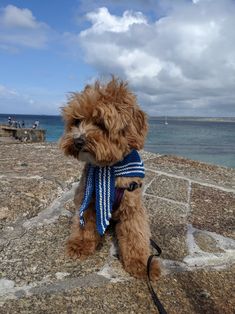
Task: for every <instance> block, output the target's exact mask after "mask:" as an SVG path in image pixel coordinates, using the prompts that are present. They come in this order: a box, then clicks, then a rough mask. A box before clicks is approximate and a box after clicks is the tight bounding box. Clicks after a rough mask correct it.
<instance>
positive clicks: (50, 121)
mask: <svg viewBox="0 0 235 314" xmlns="http://www.w3.org/2000/svg"><path fill="white" fill-rule="evenodd" d="M8 116H9V115H3V114H0V123H7V119H8ZM10 116H11V117H12V118H13V117H14V118H15V119H16V120H18V121H22V120H24V121H25V126H26V127H31V126H32V125H33V123H34V122H35V121H36V120H38V121H39V122H40V127H41V128H43V129H46V140H47V141H48V142H56V141H58V139H59V138H60V136H61V135H62V134H63V128H64V126H63V121H62V119H61V117H59V116H35V115H10ZM145 150H147V151H150V152H154V153H160V154H171V155H177V156H183V157H186V158H190V159H193V160H199V161H204V162H207V163H211V164H217V165H222V166H226V167H232V168H235V120H234V122H218V121H217V122H216V121H208V120H205V121H203V120H198V119H184V118H180V119H179V118H173V117H171V118H168V124H167V125H166V124H165V119H164V118H150V119H149V133H148V136H147V140H146V145H145Z"/></svg>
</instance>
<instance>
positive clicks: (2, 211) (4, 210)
mask: <svg viewBox="0 0 235 314" xmlns="http://www.w3.org/2000/svg"><path fill="white" fill-rule="evenodd" d="M9 214H10V211H9V208H8V207H0V220H2V219H6V218H8V217H9Z"/></svg>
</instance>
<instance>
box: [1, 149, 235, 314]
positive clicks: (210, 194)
mask: <svg viewBox="0 0 235 314" xmlns="http://www.w3.org/2000/svg"><path fill="white" fill-rule="evenodd" d="M0 151H1V153H0V176H1V182H0V189H1V193H0V202H1V207H0V208H1V209H2V208H3V210H2V217H5V218H3V219H0V229H1V231H0V285H1V284H2V286H3V287H4V289H2V290H1V289H0V313H4V314H5V313H7V314H8V313H9V314H15V313H23V314H26V313H28V314H31V313H33V314H42V313H49V314H51V313H52V314H53V313H56V314H58V313H60V314H63V313H66V314H70V313H72V314H73V313H74V314H78V313H97V314H100V313H128V314H129V313H131V314H132V313H138V314H139V313H140V314H142V313H143V314H144V313H156V309H155V308H154V306H153V302H152V300H151V298H150V294H149V292H148V289H147V286H146V283H145V281H141V280H135V279H133V278H131V277H130V276H129V275H128V274H127V273H126V272H125V270H124V269H123V267H122V263H121V261H120V260H119V259H118V258H117V257H118V252H117V251H116V250H115V245H114V243H116V242H115V241H114V232H113V229H111V230H110V231H111V232H110V231H109V232H108V233H107V235H106V236H105V237H104V239H103V244H102V245H101V246H100V247H99V249H98V250H97V251H96V252H95V254H93V255H92V256H91V257H89V258H88V259H87V260H84V261H80V260H72V259H69V258H68V257H67V256H66V255H65V243H66V239H67V237H68V235H69V232H70V227H71V213H72V212H73V211H74V205H73V200H72V199H73V193H74V188H75V187H76V184H74V183H75V182H77V181H78V180H79V178H80V174H81V169H82V167H83V164H82V163H80V162H78V161H76V160H74V159H73V158H67V157H65V156H63V154H62V153H61V152H60V150H59V148H58V145H57V144H49V143H43V144H27V145H25V144H22V145H20V144H4V145H3V144H0ZM141 154H142V156H143V158H144V160H145V165H146V166H147V168H151V169H152V170H148V169H147V171H146V178H145V181H146V185H147V186H148V185H149V184H150V182H152V184H151V186H149V188H147V190H148V192H147V193H148V194H146V195H145V197H144V203H145V206H146V207H147V209H148V211H149V215H150V225H151V230H152V235H153V239H154V240H155V241H156V242H157V243H158V244H159V245H160V247H161V248H162V251H163V253H162V259H163V262H164V263H163V264H164V265H165V267H167V265H173V267H172V268H168V272H166V273H164V274H167V275H164V276H162V277H161V278H160V280H159V282H158V283H157V284H156V285H154V286H155V288H156V289H157V292H158V295H159V297H160V299H161V301H162V303H163V304H164V306H165V308H166V310H167V312H168V313H173V314H176V313H177V314H178V313H180V314H181V313H183V314H184V313H185V314H189V313H190V314H191V313H192V314H198V313H203V314H204V313H207V314H215V313H219V314H220V313H221V314H222V313H223V314H224V313H225V314H230V313H233V310H234V308H235V304H234V298H233V297H232V291H233V287H234V282H233V278H234V276H235V274H234V269H233V268H231V263H232V249H233V247H234V246H233V243H232V242H231V241H232V240H231V239H225V238H223V241H225V242H223V243H224V244H223V245H222V248H221V249H219V248H218V247H217V243H216V241H215V240H214V239H213V237H212V235H211V234H210V233H206V232H203V230H208V231H213V232H216V233H217V236H218V239H219V238H222V237H219V235H223V236H225V237H226V236H228V237H231V236H232V226H233V217H234V195H235V194H234V193H233V189H234V170H232V169H227V168H222V167H216V166H211V165H207V164H203V163H199V162H194V161H190V160H186V159H183V158H178V157H173V156H159V155H155V154H152V153H147V152H141ZM159 171H161V173H159ZM162 172H166V173H167V176H166V175H164V174H163V173H162ZM166 177H167V178H166ZM191 180H196V181H198V182H199V183H200V184H195V183H194V182H192V189H191V193H190V197H188V196H189V195H187V197H188V198H186V194H187V193H189V192H190V188H188V186H187V182H189V181H191ZM207 183H209V185H214V187H212V186H207V185H206V184H207ZM221 187H223V189H221ZM186 192H187V193H186ZM155 195H157V196H155ZM188 200H190V204H189V203H188ZM0 213H1V210H0ZM8 214H10V216H8ZM14 215H15V216H14ZM190 224H192V225H193V227H195V228H198V229H201V231H200V230H197V229H193V227H192V228H191V229H192V231H194V234H193V235H194V240H195V242H196V244H197V245H198V246H199V248H200V249H201V250H202V251H204V252H205V254H204V255H203V254H202V256H199V257H200V258H202V260H200V263H201V264H200V265H202V267H203V258H204V256H206V257H207V259H205V269H201V270H198V268H197V267H194V265H193V264H192V266H191V267H190V269H191V270H193V271H190V272H188V271H186V270H187V269H189V268H187V267H186V266H187V265H186V260H187V258H192V260H193V258H197V254H199V255H200V252H199V253H198V252H196V253H193V254H194V255H193V256H191V255H190V254H191V253H190V252H191V251H190V249H192V247H190V245H191V244H190V243H189V241H188V238H187V236H188V235H189V234H187V230H188V231H189V226H190ZM226 241H228V243H227V242H226ZM226 243H227V244H226ZM193 252H194V251H193ZM211 253H213V254H211ZM210 254H211V255H210ZM216 254H219V256H220V267H221V265H222V266H223V267H224V269H223V270H220V271H219V270H218V269H217V268H216V267H215V266H214V265H213V258H211V256H214V258H216V256H217V255H216ZM226 254H227V255H229V254H230V255H229V258H228V256H227V258H226ZM185 257H187V258H186V259H185ZM208 261H209V262H210V263H211V265H209V266H210V268H209V267H208V264H207V263H208ZM166 262H169V263H171V264H167V263H166ZM177 265H179V266H177Z"/></svg>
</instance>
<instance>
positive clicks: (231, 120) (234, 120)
mask: <svg viewBox="0 0 235 314" xmlns="http://www.w3.org/2000/svg"><path fill="white" fill-rule="evenodd" d="M149 119H150V120H164V119H165V117H163V116H159V117H152V116H149ZM167 120H168V121H171V120H177V121H192V122H193V121H194V122H195V121H197V122H229V123H235V117H229V118H228V117H226V118H224V117H221V118H219V117H218V118H213V117H167Z"/></svg>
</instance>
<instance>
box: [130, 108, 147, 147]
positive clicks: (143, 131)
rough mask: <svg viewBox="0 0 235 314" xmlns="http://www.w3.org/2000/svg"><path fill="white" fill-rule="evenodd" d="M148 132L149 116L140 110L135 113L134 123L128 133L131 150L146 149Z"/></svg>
mask: <svg viewBox="0 0 235 314" xmlns="http://www.w3.org/2000/svg"><path fill="white" fill-rule="evenodd" d="M147 131H148V124H147V116H146V114H145V113H144V112H143V111H142V110H140V109H139V108H138V109H135V110H134V112H133V119H132V123H131V124H130V129H129V132H128V143H129V146H130V147H131V148H134V149H137V150H140V149H142V148H143V147H144V141H145V137H146V135H147Z"/></svg>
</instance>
